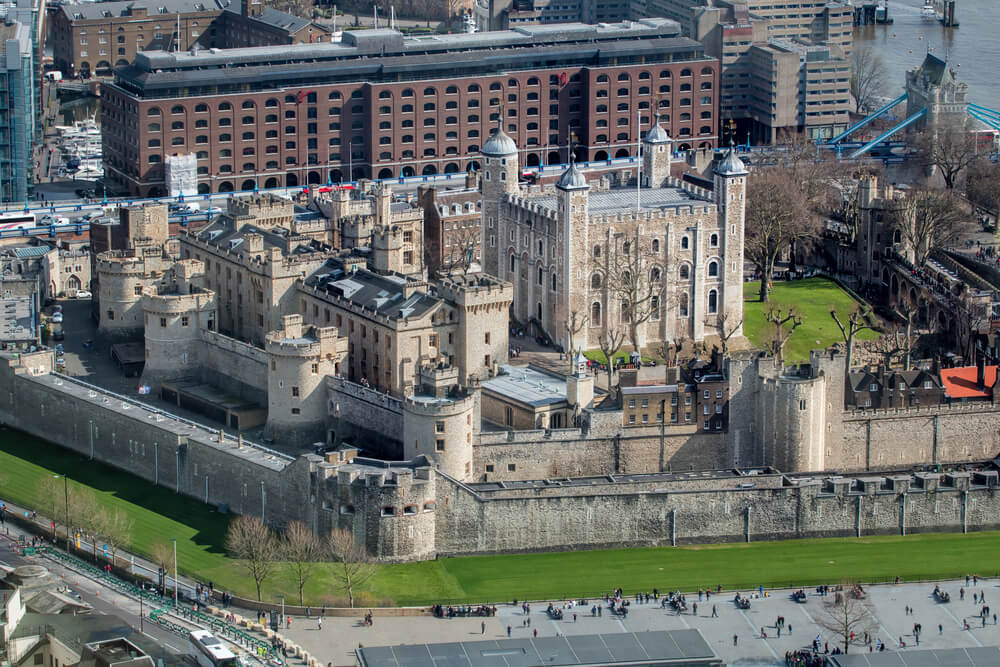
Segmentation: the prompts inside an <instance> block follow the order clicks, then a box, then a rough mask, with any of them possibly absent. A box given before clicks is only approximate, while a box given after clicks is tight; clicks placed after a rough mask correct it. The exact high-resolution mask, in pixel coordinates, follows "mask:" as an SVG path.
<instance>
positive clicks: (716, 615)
mask: <svg viewBox="0 0 1000 667" xmlns="http://www.w3.org/2000/svg"><path fill="white" fill-rule="evenodd" d="M718 617H719V612H718V610H716V608H715V605H714V604H713V605H712V618H718ZM994 625H996V622H994Z"/></svg>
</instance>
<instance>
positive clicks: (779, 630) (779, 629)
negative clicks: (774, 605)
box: [778, 625, 781, 639]
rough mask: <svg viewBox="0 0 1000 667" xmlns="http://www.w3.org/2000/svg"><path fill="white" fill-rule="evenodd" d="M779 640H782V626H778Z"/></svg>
mask: <svg viewBox="0 0 1000 667" xmlns="http://www.w3.org/2000/svg"><path fill="white" fill-rule="evenodd" d="M778 639H781V626H780V625H779V626H778Z"/></svg>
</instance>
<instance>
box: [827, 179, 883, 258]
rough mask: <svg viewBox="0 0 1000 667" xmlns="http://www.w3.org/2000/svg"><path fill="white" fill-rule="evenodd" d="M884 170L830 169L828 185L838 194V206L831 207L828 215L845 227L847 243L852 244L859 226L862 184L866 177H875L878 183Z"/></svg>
mask: <svg viewBox="0 0 1000 667" xmlns="http://www.w3.org/2000/svg"><path fill="white" fill-rule="evenodd" d="M883 172H884V170H883V169H882V168H881V166H879V165H878V164H876V165H865V166H864V167H862V168H861V169H844V168H838V169H832V170H831V172H830V184H831V185H832V186H833V187H834V188H835V190H836V191H837V192H838V196H839V204H838V205H837V206H834V207H831V209H832V210H831V211H830V213H832V214H833V216H834V217H836V218H839V219H841V220H842V221H843V223H844V224H845V225H846V226H847V233H848V239H847V240H848V243H850V244H853V243H854V241H855V239H856V238H857V235H858V230H859V227H860V225H861V218H862V215H863V214H862V208H861V203H862V202H861V197H862V184H863V182H864V180H865V179H866V178H867V177H868V176H875V177H876V178H877V179H878V180H879V181H880V182H881V180H882V175H883Z"/></svg>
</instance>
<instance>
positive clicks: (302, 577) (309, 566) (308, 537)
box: [281, 521, 323, 605]
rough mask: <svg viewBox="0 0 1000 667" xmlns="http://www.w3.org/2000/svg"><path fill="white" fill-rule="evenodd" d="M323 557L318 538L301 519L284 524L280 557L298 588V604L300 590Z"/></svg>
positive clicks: (300, 595) (300, 599)
mask: <svg viewBox="0 0 1000 667" xmlns="http://www.w3.org/2000/svg"><path fill="white" fill-rule="evenodd" d="M322 558H323V547H322V545H321V544H320V541H319V538H317V537H316V534H315V533H314V532H313V531H312V529H311V528H309V526H307V525H306V524H304V523H302V522H301V521H291V522H289V524H288V525H287V526H285V535H284V539H283V540H282V542H281V559H282V560H283V561H284V562H285V567H287V568H288V569H289V570H290V571H291V573H292V575H293V576H294V577H295V585H296V586H298V589H299V604H300V605H301V604H302V590H303V589H304V588H305V587H306V583H307V582H308V581H309V579H310V577H312V574H313V570H315V569H316V565H317V563H318V562H319V561H320V560H322Z"/></svg>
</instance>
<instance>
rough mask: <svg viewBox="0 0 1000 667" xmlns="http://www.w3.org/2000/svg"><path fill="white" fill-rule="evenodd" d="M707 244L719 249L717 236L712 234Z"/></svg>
mask: <svg viewBox="0 0 1000 667" xmlns="http://www.w3.org/2000/svg"><path fill="white" fill-rule="evenodd" d="M708 243H709V245H710V246H712V247H713V248H718V247H719V235H718V234H712V236H710V237H709V242H708Z"/></svg>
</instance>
